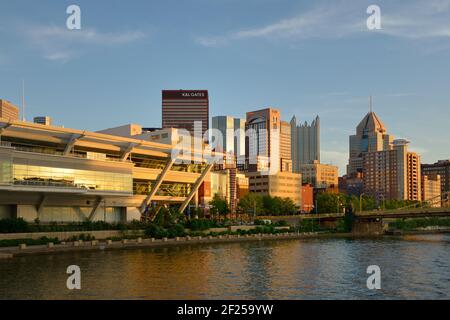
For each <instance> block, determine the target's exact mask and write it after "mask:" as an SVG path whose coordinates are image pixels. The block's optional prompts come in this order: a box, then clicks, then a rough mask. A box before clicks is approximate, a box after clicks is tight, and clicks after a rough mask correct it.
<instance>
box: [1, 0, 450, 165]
mask: <svg viewBox="0 0 450 320" xmlns="http://www.w3.org/2000/svg"><path fill="white" fill-rule="evenodd" d="M373 4H375V5H378V6H379V8H380V11H381V20H380V21H381V29H375V30H370V29H368V28H367V25H366V20H367V19H368V17H369V16H370V15H371V14H368V13H367V8H368V6H370V5H373ZM69 5H78V6H79V7H80V9H81V30H68V29H67V27H66V20H67V18H68V17H69V14H67V13H66V9H67V7H68V6H69ZM23 80H24V81H25V92H26V102H27V103H26V105H27V108H26V118H27V120H31V118H32V117H33V116H37V115H48V116H51V117H52V118H53V121H54V124H55V125H63V126H65V127H70V128H77V129H86V130H92V131H96V130H101V129H104V128H109V127H113V126H118V125H122V124H127V123H138V124H142V125H143V126H146V127H160V126H161V90H162V89H207V90H209V95H210V115H211V116H215V115H230V116H235V117H242V118H245V112H247V111H251V110H256V109H261V108H264V107H268V106H271V107H274V108H278V109H280V110H281V114H282V118H283V120H286V121H290V119H291V118H292V116H293V115H295V116H296V117H297V120H298V121H301V122H304V121H308V122H311V121H312V120H313V118H314V117H315V116H316V115H319V116H320V117H321V156H322V162H323V163H331V164H334V165H338V166H339V168H340V172H341V173H344V172H345V165H346V164H347V161H348V148H349V142H348V139H349V135H351V134H353V133H354V132H355V128H356V126H357V124H358V123H359V121H360V120H361V119H362V118H363V117H364V115H365V114H366V113H367V112H368V111H369V103H368V101H369V98H368V97H369V96H370V95H372V96H373V110H374V111H375V113H377V115H378V116H379V118H380V119H381V120H382V121H383V122H384V124H385V125H386V127H387V130H388V133H390V134H392V135H394V137H395V138H406V139H408V140H409V141H411V144H410V149H411V150H413V151H416V152H419V153H420V154H421V156H422V162H427V163H428V162H435V161H437V160H438V159H448V158H450V128H449V127H450V0H428V1H425V0H423V1H417V0H400V1H399V0H387V1H375V0H374V1H364V0H333V1H331V0H330V1H321V0H317V1H300V0H298V1H292V0H177V1H175V0H160V1H159V0H130V1H124V0H122V1H118V0H108V1H106V0H96V1H84V0H83V1H76V0H72V1H64V0H40V1H32V0H28V1H23V0H14V1H12V0H0V99H6V100H9V101H11V102H13V103H15V104H17V105H21V95H22V81H23Z"/></svg>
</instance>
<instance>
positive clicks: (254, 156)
mask: <svg viewBox="0 0 450 320" xmlns="http://www.w3.org/2000/svg"><path fill="white" fill-rule="evenodd" d="M280 124H281V120H280V111H279V110H277V109H273V108H266V109H262V110H258V111H253V112H247V123H246V135H247V136H246V152H245V155H246V158H247V159H246V161H247V162H248V170H249V171H251V172H255V171H267V170H270V171H271V172H272V173H276V172H278V171H279V169H280Z"/></svg>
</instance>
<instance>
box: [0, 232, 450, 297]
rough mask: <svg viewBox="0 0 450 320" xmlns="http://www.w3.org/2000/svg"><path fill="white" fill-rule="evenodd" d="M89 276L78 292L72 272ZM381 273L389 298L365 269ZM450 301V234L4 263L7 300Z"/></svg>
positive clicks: (2, 293)
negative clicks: (72, 268)
mask: <svg viewBox="0 0 450 320" xmlns="http://www.w3.org/2000/svg"><path fill="white" fill-rule="evenodd" d="M69 265H78V266H80V268H81V285H82V289H81V290H79V291H70V290H68V289H67V287H66V280H67V277H68V275H67V274H66V268H67V267H68V266H69ZM369 265H378V266H379V267H380V268H381V286H382V289H381V290H369V289H367V286H366V280H367V277H368V276H369V275H368V274H366V269H367V267H368V266H369ZM315 298H317V299H401V298H405V299H449V298H450V235H449V234H447V235H421V236H405V237H402V238H395V239H394V238H380V239H358V240H351V239H314V240H307V241H299V240H283V241H261V242H245V243H233V244H217V245H193V246H189V247H179V248H166V249H163V248H160V249H136V250H115V251H98V252H79V253H65V254H59V255H42V256H29V257H22V258H14V259H10V260H0V299H315Z"/></svg>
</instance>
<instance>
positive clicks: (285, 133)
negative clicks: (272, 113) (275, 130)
mask: <svg viewBox="0 0 450 320" xmlns="http://www.w3.org/2000/svg"><path fill="white" fill-rule="evenodd" d="M280 170H281V171H283V172H292V154H291V124H290V123H289V122H287V121H281V123H280Z"/></svg>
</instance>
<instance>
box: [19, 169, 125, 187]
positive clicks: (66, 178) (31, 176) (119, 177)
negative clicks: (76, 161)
mask: <svg viewBox="0 0 450 320" xmlns="http://www.w3.org/2000/svg"><path fill="white" fill-rule="evenodd" d="M13 179H14V183H15V184H23V185H36V186H55V187H68V188H79V189H89V190H102V191H118V192H130V193H131V192H132V191H133V177H132V174H131V173H130V174H124V173H113V172H105V171H92V170H77V169H66V168H53V167H42V166H31V165H22V164H14V165H13Z"/></svg>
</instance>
